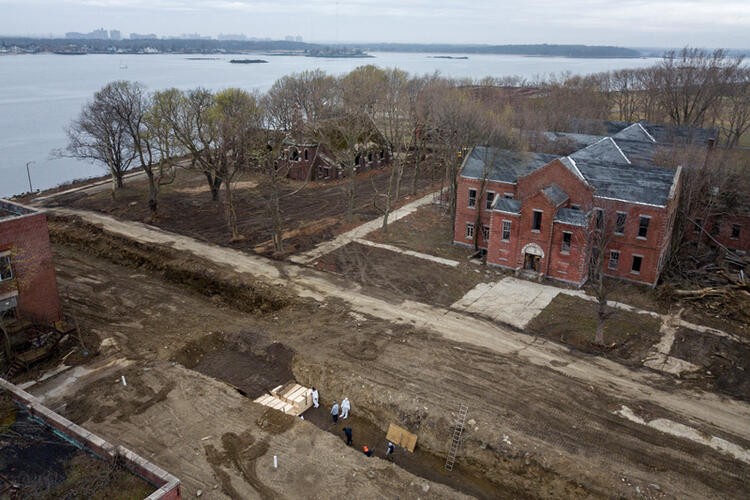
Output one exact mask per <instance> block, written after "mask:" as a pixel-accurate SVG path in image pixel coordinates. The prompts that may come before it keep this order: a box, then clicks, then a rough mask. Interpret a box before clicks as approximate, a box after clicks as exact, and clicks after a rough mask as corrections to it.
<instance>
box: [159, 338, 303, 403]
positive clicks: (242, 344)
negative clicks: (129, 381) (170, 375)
mask: <svg viewBox="0 0 750 500" xmlns="http://www.w3.org/2000/svg"><path fill="white" fill-rule="evenodd" d="M263 337H264V335H263V333H262V332H248V331H242V332H238V333H236V334H233V335H230V334H219V333H213V334H209V335H207V336H206V337H203V338H200V339H197V340H194V341H192V342H189V343H188V344H187V345H186V346H185V347H183V348H182V349H180V350H179V351H177V353H175V355H174V359H175V361H177V362H178V363H181V364H182V365H183V366H185V367H186V368H190V369H193V370H196V371H199V372H201V373H204V374H206V375H208V376H210V377H214V378H217V379H219V380H223V381H225V382H227V383H229V384H231V385H232V386H234V387H236V388H237V389H238V390H240V392H241V393H242V394H243V395H246V396H248V397H250V398H252V399H255V398H257V397H258V396H260V395H262V394H267V393H270V392H271V390H272V389H273V388H275V387H277V386H279V385H281V384H284V383H286V382H287V381H289V380H291V379H292V378H293V374H292V369H291V366H292V357H293V356H294V352H293V351H292V350H291V349H289V348H288V347H286V346H284V345H283V344H280V343H278V342H274V343H272V344H270V345H267V346H265V347H261V346H258V345H257V344H258V343H259V339H262V338H263ZM255 350H258V352H257V353H256V352H254V351H255Z"/></svg>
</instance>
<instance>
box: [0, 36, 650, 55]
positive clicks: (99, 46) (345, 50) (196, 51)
mask: <svg viewBox="0 0 750 500" xmlns="http://www.w3.org/2000/svg"><path fill="white" fill-rule="evenodd" d="M54 51H75V52H78V53H84V52H85V53H87V54H113V55H126V54H184V55H195V56H199V55H227V54H249V53H264V52H265V53H268V52H286V53H296V54H299V55H312V56H313V57H372V56H370V55H369V54H367V53H368V52H401V53H428V54H469V55H475V54H476V55H483V54H488V55H489V54H492V55H516V56H537V57H567V58H581V59H601V58H609V59H634V58H641V57H643V56H645V55H646V54H645V53H644V52H643V51H641V50H637V49H631V48H626V47H614V46H603V45H553V44H527V45H481V44H466V45H461V44H416V43H415V44H411V43H348V44H316V43H305V42H293V41H282V40H275V41H274V40H241V41H240V40H231V41H230V40H214V39H163V38H150V39H135V40H130V39H128V40H104V39H69V38H47V39H43V38H22V37H0V55H3V54H8V53H11V52H13V53H25V54H38V53H43V52H54ZM359 53H362V54H363V55H359ZM339 54H341V55H339Z"/></svg>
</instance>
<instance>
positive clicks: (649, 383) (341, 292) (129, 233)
mask: <svg viewBox="0 0 750 500" xmlns="http://www.w3.org/2000/svg"><path fill="white" fill-rule="evenodd" d="M56 211H57V212H59V213H63V214H70V215H78V216H80V217H81V218H83V219H84V220H86V221H88V222H91V223H94V224H97V225H100V226H102V227H103V228H104V229H105V230H106V231H107V232H110V233H112V234H115V235H119V236H123V237H127V238H130V239H133V240H135V241H141V242H146V243H155V244H162V245H166V246H170V247H172V248H175V249H177V250H181V251H185V252H189V253H191V254H193V255H194V256H195V257H197V258H199V259H207V260H210V261H213V262H216V263H218V264H223V265H227V266H229V267H230V268H233V269H234V270H236V271H237V272H238V273H247V274H250V275H253V276H255V277H259V278H265V279H267V280H268V281H270V282H271V283H275V284H277V285H279V286H283V287H285V289H286V290H288V291H289V292H291V293H295V294H297V295H298V296H301V297H312V298H314V299H316V300H320V301H324V300H328V299H329V298H337V299H339V300H341V301H343V302H344V303H347V304H349V306H350V307H351V309H352V310H353V311H355V312H358V313H361V314H366V315H370V316H373V317H376V318H381V319H385V320H388V321H391V322H394V323H402V324H409V325H411V326H413V327H415V328H417V329H423V330H427V331H430V332H433V333H435V334H437V335H440V336H442V337H443V338H445V339H448V340H451V341H455V342H460V343H468V344H473V345H475V346H479V347H483V348H486V349H489V350H492V351H495V352H497V353H498V354H500V355H506V356H511V357H515V358H516V359H517V360H518V361H519V362H521V363H531V364H534V365H538V366H542V367H545V368H546V369H548V370H552V371H555V372H557V373H559V374H562V375H565V376H568V377H572V378H574V379H576V380H580V381H582V382H584V383H586V384H587V385H591V386H595V387H597V388H598V389H599V390H601V391H603V392H604V393H607V394H609V395H611V396H612V397H615V398H618V399H619V400H622V401H623V402H624V403H627V404H631V405H632V404H634V403H636V402H638V401H641V400H646V401H649V402H651V403H653V404H656V405H658V406H661V407H662V408H664V409H666V410H668V411H670V412H674V413H676V414H677V415H679V416H680V417H681V418H683V419H687V420H689V421H690V422H691V423H693V424H703V425H707V426H713V427H716V428H718V429H720V430H721V431H722V432H724V433H728V434H729V435H735V436H739V437H741V438H743V439H746V440H750V425H748V423H749V422H750V405H749V404H747V403H745V402H742V401H736V400H731V399H728V398H725V397H722V396H719V395H716V394H713V393H708V392H702V391H692V390H682V389H676V390H673V391H666V390H662V389H660V388H659V387H660V386H661V385H663V381H664V379H663V376H662V375H659V374H656V373H654V372H651V371H645V370H634V369H631V368H628V367H626V366H623V365H621V364H619V363H615V362H612V361H609V360H607V359H604V358H594V357H581V356H577V355H575V354H571V353H570V352H569V351H568V349H567V348H565V347H563V346H559V345H557V344H554V343H551V342H543V343H539V342H538V341H537V339H535V338H534V337H531V336H528V335H525V334H520V333H516V332H513V331H511V330H509V329H508V328H505V327H502V326H500V325H498V324H495V323H493V322H490V321H486V320H483V319H481V318H478V317H476V315H473V314H466V313H462V312H457V311H454V310H449V309H445V308H441V307H435V306H431V305H428V304H424V303H420V302H414V301H409V300H407V301H403V302H398V303H395V302H388V301H385V300H382V299H379V298H375V297H372V296H370V295H367V294H365V293H363V292H362V290H361V288H360V287H359V286H358V285H356V284H354V283H352V282H350V281H348V280H343V279H340V278H338V277H336V276H333V275H330V274H326V273H323V272H319V271H316V270H314V269H310V268H307V267H301V266H296V265H293V264H287V263H280V262H272V261H270V260H268V259H265V258H262V257H259V256H255V255H250V254H246V253H243V252H240V251H237V250H233V249H230V248H224V247H219V246H216V245H212V244H208V243H203V242H199V241H196V240H194V239H192V238H190V237H186V236H181V235H177V234H173V233H169V232H167V231H162V230H160V229H157V228H154V227H151V226H147V225H145V224H141V223H137V222H123V221H118V220H115V219H113V218H111V217H108V216H105V215H102V214H97V213H91V212H84V211H74V210H69V209H64V210H63V209H60V210H57V209H56ZM670 378H671V377H670ZM725 437H729V436H725Z"/></svg>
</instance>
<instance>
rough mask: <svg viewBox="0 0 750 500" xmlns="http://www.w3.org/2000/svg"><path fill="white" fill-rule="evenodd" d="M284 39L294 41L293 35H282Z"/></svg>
mask: <svg viewBox="0 0 750 500" xmlns="http://www.w3.org/2000/svg"><path fill="white" fill-rule="evenodd" d="M284 41H285V42H293V41H294V37H293V36H292V35H287V36H285V37H284Z"/></svg>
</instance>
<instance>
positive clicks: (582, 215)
mask: <svg viewBox="0 0 750 500" xmlns="http://www.w3.org/2000/svg"><path fill="white" fill-rule="evenodd" d="M554 222H561V223H563V224H571V225H573V226H581V227H586V224H587V223H588V214H587V213H586V212H583V211H581V210H576V209H574V208H558V209H557V212H555V219H554Z"/></svg>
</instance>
